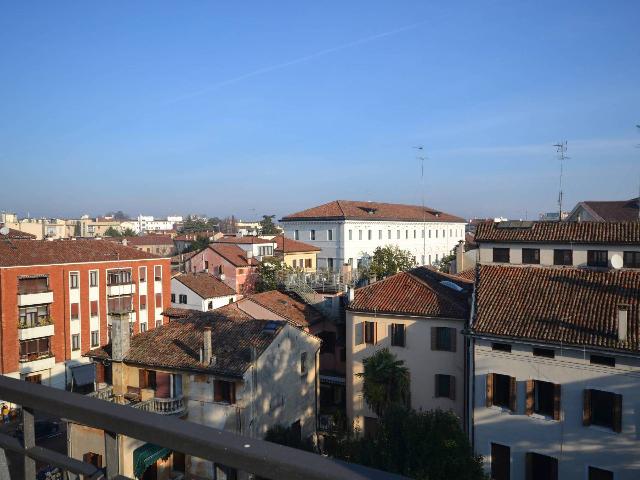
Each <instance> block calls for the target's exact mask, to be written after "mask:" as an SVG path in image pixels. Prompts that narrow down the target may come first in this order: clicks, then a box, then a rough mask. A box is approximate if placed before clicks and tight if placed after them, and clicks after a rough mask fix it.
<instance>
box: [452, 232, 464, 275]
mask: <svg viewBox="0 0 640 480" xmlns="http://www.w3.org/2000/svg"><path fill="white" fill-rule="evenodd" d="M463 271H464V240H460V241H459V242H458V245H457V246H456V271H455V272H453V273H460V272H463Z"/></svg>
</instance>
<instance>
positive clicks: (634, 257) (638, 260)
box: [622, 250, 640, 268]
mask: <svg viewBox="0 0 640 480" xmlns="http://www.w3.org/2000/svg"><path fill="white" fill-rule="evenodd" d="M629 257H631V258H629ZM622 266H623V267H624V268H640V252H636V251H633V250H625V251H624V252H622Z"/></svg>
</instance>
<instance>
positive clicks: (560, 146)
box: [553, 140, 569, 222]
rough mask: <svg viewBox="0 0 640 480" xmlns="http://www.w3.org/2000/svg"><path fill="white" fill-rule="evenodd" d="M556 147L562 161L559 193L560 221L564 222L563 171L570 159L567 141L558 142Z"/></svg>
mask: <svg viewBox="0 0 640 480" xmlns="http://www.w3.org/2000/svg"><path fill="white" fill-rule="evenodd" d="M553 146H554V147H556V152H558V159H559V160H560V189H559V192H558V209H559V212H558V221H559V222H561V221H562V196H563V192H562V175H563V173H564V172H563V170H564V161H565V160H567V159H568V158H569V157H568V156H567V141H566V140H565V141H564V142H558V143H556V144H554V145H553Z"/></svg>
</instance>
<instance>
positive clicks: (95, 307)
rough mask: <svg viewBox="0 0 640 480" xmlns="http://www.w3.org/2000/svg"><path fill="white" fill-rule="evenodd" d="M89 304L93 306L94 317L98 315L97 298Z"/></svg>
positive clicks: (92, 314)
mask: <svg viewBox="0 0 640 480" xmlns="http://www.w3.org/2000/svg"><path fill="white" fill-rule="evenodd" d="M89 305H90V306H91V316H92V317H97V316H98V301H97V300H91V303H90V304H89Z"/></svg>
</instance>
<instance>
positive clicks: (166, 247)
mask: <svg viewBox="0 0 640 480" xmlns="http://www.w3.org/2000/svg"><path fill="white" fill-rule="evenodd" d="M117 240H119V241H120V242H121V243H122V244H123V245H128V246H130V247H133V248H135V249H137V250H140V251H143V252H149V253H153V254H155V255H158V256H161V257H170V256H172V255H174V254H175V253H176V248H175V246H174V244H173V238H171V236H170V235H156V234H150V235H140V236H138V237H126V238H123V239H117Z"/></svg>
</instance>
